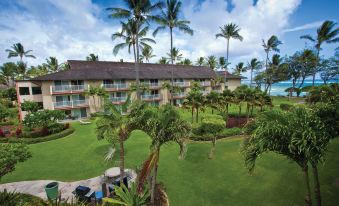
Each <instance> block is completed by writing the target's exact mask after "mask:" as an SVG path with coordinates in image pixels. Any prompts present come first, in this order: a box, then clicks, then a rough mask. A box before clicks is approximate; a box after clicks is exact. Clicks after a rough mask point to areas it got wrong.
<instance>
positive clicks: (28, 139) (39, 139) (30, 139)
mask: <svg viewBox="0 0 339 206" xmlns="http://www.w3.org/2000/svg"><path fill="white" fill-rule="evenodd" d="M73 132H74V129H73V128H68V129H65V130H63V131H61V132H59V133H56V134H51V135H48V136H45V137H27V136H26V137H24V138H14V137H11V138H0V143H1V142H2V143H27V144H36V143H40V142H47V141H51V140H56V139H60V138H63V137H66V136H68V135H70V134H72V133H73ZM24 134H25V133H24Z"/></svg>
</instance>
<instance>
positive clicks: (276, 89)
mask: <svg viewBox="0 0 339 206" xmlns="http://www.w3.org/2000/svg"><path fill="white" fill-rule="evenodd" d="M328 83H339V80H332V81H329V82H328ZM241 84H246V85H250V80H248V79H244V80H242V81H241ZM314 84H315V85H316V86H319V85H323V84H324V81H323V80H321V79H316V80H315V82H314ZM291 86H292V81H282V82H279V83H275V84H273V85H272V89H271V96H287V92H285V89H287V88H289V87H291ZM305 86H312V80H309V79H308V80H305V82H304V84H303V87H305ZM262 89H263V88H262ZM303 95H305V93H303V92H302V93H301V94H300V96H303Z"/></svg>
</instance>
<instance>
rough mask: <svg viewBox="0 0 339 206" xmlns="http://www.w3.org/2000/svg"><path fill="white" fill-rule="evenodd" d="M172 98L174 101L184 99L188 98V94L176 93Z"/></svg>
mask: <svg viewBox="0 0 339 206" xmlns="http://www.w3.org/2000/svg"><path fill="white" fill-rule="evenodd" d="M172 96H173V98H174V99H182V98H185V97H186V96H187V93H186V92H180V93H174V94H173V95H172Z"/></svg>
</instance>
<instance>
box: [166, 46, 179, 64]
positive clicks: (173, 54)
mask: <svg viewBox="0 0 339 206" xmlns="http://www.w3.org/2000/svg"><path fill="white" fill-rule="evenodd" d="M167 56H168V57H169V59H170V60H171V61H173V62H174V63H177V61H180V60H181V59H182V54H181V53H180V51H179V49H178V48H176V47H173V48H172V49H171V50H170V52H169V53H167Z"/></svg>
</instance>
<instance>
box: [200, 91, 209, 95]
mask: <svg viewBox="0 0 339 206" xmlns="http://www.w3.org/2000/svg"><path fill="white" fill-rule="evenodd" d="M209 93H210V91H202V95H208V94H209Z"/></svg>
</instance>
